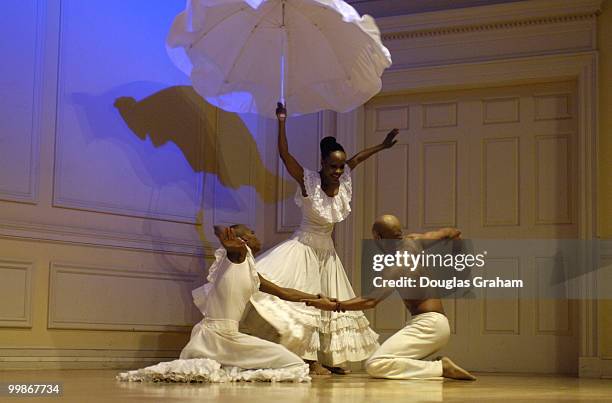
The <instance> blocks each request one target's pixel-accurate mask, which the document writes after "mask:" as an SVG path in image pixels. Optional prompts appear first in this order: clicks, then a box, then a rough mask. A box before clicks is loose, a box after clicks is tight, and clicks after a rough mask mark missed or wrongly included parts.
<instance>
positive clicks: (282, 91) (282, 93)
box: [280, 0, 287, 105]
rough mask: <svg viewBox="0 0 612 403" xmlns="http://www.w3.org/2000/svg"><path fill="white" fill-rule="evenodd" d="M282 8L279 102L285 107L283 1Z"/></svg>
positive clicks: (285, 31)
mask: <svg viewBox="0 0 612 403" xmlns="http://www.w3.org/2000/svg"><path fill="white" fill-rule="evenodd" d="M281 7H282V16H281V29H282V31H281V58H280V68H281V74H280V102H281V103H282V104H283V105H285V73H286V71H285V69H286V60H285V53H286V52H285V46H286V39H287V38H286V36H287V28H286V26H285V0H282V1H281Z"/></svg>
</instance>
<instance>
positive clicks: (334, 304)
mask: <svg viewBox="0 0 612 403" xmlns="http://www.w3.org/2000/svg"><path fill="white" fill-rule="evenodd" d="M300 302H304V303H305V304H306V305H308V306H312V307H315V308H317V309H320V310H322V311H334V312H344V310H342V309H340V302H339V301H338V299H337V298H328V297H326V296H325V295H323V294H317V298H314V299H302V300H300Z"/></svg>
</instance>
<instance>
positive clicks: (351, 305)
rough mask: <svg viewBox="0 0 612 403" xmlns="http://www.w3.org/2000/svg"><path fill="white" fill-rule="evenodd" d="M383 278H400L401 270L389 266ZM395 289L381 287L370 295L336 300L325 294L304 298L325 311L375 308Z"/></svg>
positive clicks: (308, 303) (309, 303)
mask: <svg viewBox="0 0 612 403" xmlns="http://www.w3.org/2000/svg"><path fill="white" fill-rule="evenodd" d="M382 274H383V276H382V277H383V279H386V280H390V279H396V278H399V276H400V272H399V270H398V269H396V268H388V269H385V270H383V273H382ZM393 291H395V289H394V288H390V287H380V288H376V289H375V290H374V291H372V292H371V293H370V294H369V295H368V296H365V297H364V296H361V297H355V298H352V299H348V300H345V301H339V302H335V301H332V300H330V299H329V298H327V297H325V296H321V297H320V298H318V299H315V300H304V302H306V305H308V306H314V307H315V308H319V309H321V310H323V311H336V312H344V311H363V310H365V309H374V308H376V305H378V304H379V303H380V302H382V301H383V300H384V299H385V298H387V297H388V296H389V295H391V294H392V293H393Z"/></svg>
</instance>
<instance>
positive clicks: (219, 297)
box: [192, 247, 259, 321]
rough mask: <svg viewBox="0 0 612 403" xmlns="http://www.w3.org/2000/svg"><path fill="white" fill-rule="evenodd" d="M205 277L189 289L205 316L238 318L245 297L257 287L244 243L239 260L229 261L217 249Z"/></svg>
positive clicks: (243, 305)
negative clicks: (202, 281) (194, 287)
mask: <svg viewBox="0 0 612 403" xmlns="http://www.w3.org/2000/svg"><path fill="white" fill-rule="evenodd" d="M207 279H208V283H206V284H204V285H203V286H202V287H199V288H197V289H195V290H193V291H192V295H193V301H194V303H195V304H196V306H197V307H198V308H199V309H200V311H201V312H202V314H204V317H205V318H206V319H230V320H233V321H239V320H240V318H242V314H243V313H244V309H245V308H246V305H247V303H248V302H249V299H250V298H251V296H252V295H253V293H255V292H256V291H258V290H259V276H258V275H257V272H256V271H255V261H254V259H253V255H252V253H251V250H250V249H248V247H247V257H246V259H245V260H244V262H242V263H240V264H236V263H232V262H231V261H230V260H229V259H228V258H227V252H226V251H225V249H223V248H220V249H217V251H216V252H215V262H214V263H213V264H212V265H211V266H210V269H209V270H208V277H207Z"/></svg>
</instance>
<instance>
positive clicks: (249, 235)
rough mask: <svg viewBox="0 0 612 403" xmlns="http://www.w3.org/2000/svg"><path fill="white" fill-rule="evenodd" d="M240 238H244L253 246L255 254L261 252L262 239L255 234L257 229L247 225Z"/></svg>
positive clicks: (250, 246) (252, 249)
mask: <svg viewBox="0 0 612 403" xmlns="http://www.w3.org/2000/svg"><path fill="white" fill-rule="evenodd" d="M240 238H242V240H243V241H244V242H246V244H247V245H248V247H249V248H251V251H252V252H253V254H254V255H256V254H257V253H259V251H260V250H261V241H260V240H259V238H257V235H255V231H253V230H252V229H250V228H249V227H247V226H245V230H244V231H243V232H242V233H241V234H240Z"/></svg>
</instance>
